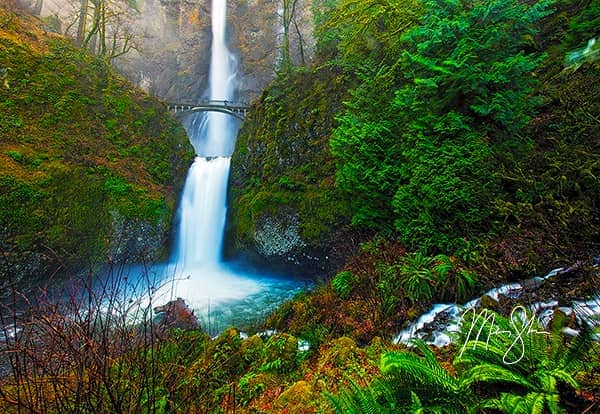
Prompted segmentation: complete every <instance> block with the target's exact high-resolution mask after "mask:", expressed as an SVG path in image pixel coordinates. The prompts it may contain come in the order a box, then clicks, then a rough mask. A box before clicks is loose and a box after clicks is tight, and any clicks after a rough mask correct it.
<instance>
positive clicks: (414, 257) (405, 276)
mask: <svg viewBox="0 0 600 414" xmlns="http://www.w3.org/2000/svg"><path fill="white" fill-rule="evenodd" d="M451 269H452V264H451V263H450V259H449V258H448V257H447V256H444V255H438V256H436V257H427V256H425V255H423V254H421V253H414V254H409V255H406V256H405V257H404V260H403V262H402V264H401V266H400V269H399V270H400V272H399V277H400V280H401V282H400V283H401V285H402V287H403V288H404V290H405V291H406V293H407V294H408V297H409V298H410V299H411V300H412V301H413V302H415V303H418V302H421V301H429V300H431V299H432V298H433V294H434V291H435V289H436V288H439V286H443V285H445V284H446V283H445V282H446V280H447V277H448V272H449V271H450V270H451Z"/></svg>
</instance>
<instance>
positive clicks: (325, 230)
mask: <svg viewBox="0 0 600 414" xmlns="http://www.w3.org/2000/svg"><path fill="white" fill-rule="evenodd" d="M348 83H349V79H348V77H347V76H346V75H344V74H343V73H342V72H340V71H336V70H332V69H331V68H325V69H315V70H312V71H310V72H298V73H294V74H292V75H288V76H282V77H279V78H278V79H277V80H275V81H274V82H273V83H272V84H271V85H270V86H269V87H268V88H267V89H266V90H265V91H264V92H263V94H262V96H261V97H260V98H259V99H258V100H256V101H255V102H254V103H253V107H252V109H251V111H250V115H249V117H248V119H247V120H246V122H245V123H244V125H243V127H242V129H241V131H240V134H239V136H238V141H237V144H236V150H235V153H234V155H233V160H232V171H231V178H230V189H231V190H230V191H231V197H230V199H231V208H230V209H229V220H228V223H229V228H228V231H227V240H228V242H227V245H228V249H229V251H228V254H229V255H230V256H232V255H234V254H237V255H241V256H243V257H245V258H249V259H250V260H253V261H255V262H258V263H260V264H261V265H262V266H267V267H271V268H276V269H282V268H284V269H285V270H286V271H287V272H298V273H303V274H305V275H319V274H323V273H327V272H329V271H331V270H332V269H335V268H336V267H337V266H338V265H339V262H340V260H341V259H342V258H343V256H344V254H343V252H342V250H343V249H342V248H341V247H340V245H339V243H340V241H344V240H345V239H344V237H340V234H341V233H342V232H344V231H346V230H345V229H346V224H347V223H348V217H349V214H348V202H347V200H346V199H345V198H344V196H343V195H342V194H340V193H339V191H338V190H337V189H336V188H335V162H334V160H333V158H332V156H331V152H330V150H329V138H330V135H331V130H332V128H333V126H334V123H335V119H334V117H335V114H336V113H337V112H338V111H339V109H340V106H341V105H342V102H343V100H344V98H345V97H346V93H347V86H348ZM234 252H235V253H234Z"/></svg>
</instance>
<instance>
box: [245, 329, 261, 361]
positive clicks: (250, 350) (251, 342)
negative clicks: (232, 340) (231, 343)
mask: <svg viewBox="0 0 600 414" xmlns="http://www.w3.org/2000/svg"><path fill="white" fill-rule="evenodd" d="M264 346H265V343H264V342H263V340H262V339H261V337H260V336H258V335H252V336H251V337H249V338H248V339H246V340H245V341H244V342H242V346H241V348H240V353H241V354H242V358H243V359H244V361H246V362H247V363H249V364H253V363H257V362H259V361H260V360H261V357H262V352H263V349H264Z"/></svg>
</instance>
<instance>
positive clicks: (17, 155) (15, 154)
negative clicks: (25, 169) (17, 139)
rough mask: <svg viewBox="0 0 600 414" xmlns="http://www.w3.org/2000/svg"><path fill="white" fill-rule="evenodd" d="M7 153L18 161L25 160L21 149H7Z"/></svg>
mask: <svg viewBox="0 0 600 414" xmlns="http://www.w3.org/2000/svg"><path fill="white" fill-rule="evenodd" d="M6 155H8V156H9V157H10V158H12V159H13V160H15V161H16V162H23V154H21V153H20V152H19V151H6Z"/></svg>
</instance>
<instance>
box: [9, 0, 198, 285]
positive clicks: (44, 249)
mask: <svg viewBox="0 0 600 414" xmlns="http://www.w3.org/2000/svg"><path fill="white" fill-rule="evenodd" d="M192 156H193V152H192V151H191V147H190V145H189V143H188V140H187V137H186V135H185V131H184V130H183V128H182V127H181V126H180V125H179V124H178V123H176V122H175V121H173V119H172V118H171V117H170V116H169V114H168V111H167V109H166V108H165V107H164V105H162V104H160V103H159V102H157V101H156V100H155V99H152V98H150V97H149V96H147V95H145V94H143V93H141V92H140V91H138V90H136V89H135V88H134V87H133V86H132V85H131V84H130V83H129V82H127V81H126V80H124V79H123V78H121V77H119V76H118V75H116V74H115V73H113V72H112V71H111V70H110V67H109V66H108V65H107V63H106V62H105V61H103V60H101V59H99V58H97V57H93V56H90V55H89V54H88V53H86V52H85V51H84V50H81V49H78V48H76V47H74V46H73V44H72V42H71V41H69V40H67V39H65V38H63V37H60V36H57V35H51V34H48V33H46V32H44V31H43V30H41V29H40V27H39V22H38V21H36V20H34V19H31V18H26V17H23V16H17V15H15V14H14V13H12V12H8V11H6V10H3V9H1V8H0V281H3V282H7V281H10V282H15V281H18V280H21V279H27V280H28V281H29V282H31V280H32V278H38V279H43V278H44V277H47V276H49V275H54V274H67V273H69V272H72V271H75V270H77V269H80V268H82V267H83V266H85V265H88V264H92V263H98V262H101V261H105V260H107V259H108V260H110V261H119V262H124V261H150V260H156V259H157V258H159V257H160V256H161V255H162V254H164V252H165V247H166V242H167V241H168V239H169V232H170V225H171V218H172V216H173V212H174V209H175V205H176V202H177V198H178V196H177V194H178V192H179V190H180V189H181V187H182V185H183V181H184V179H185V173H186V171H187V168H188V165H189V162H190V161H191V158H192Z"/></svg>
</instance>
